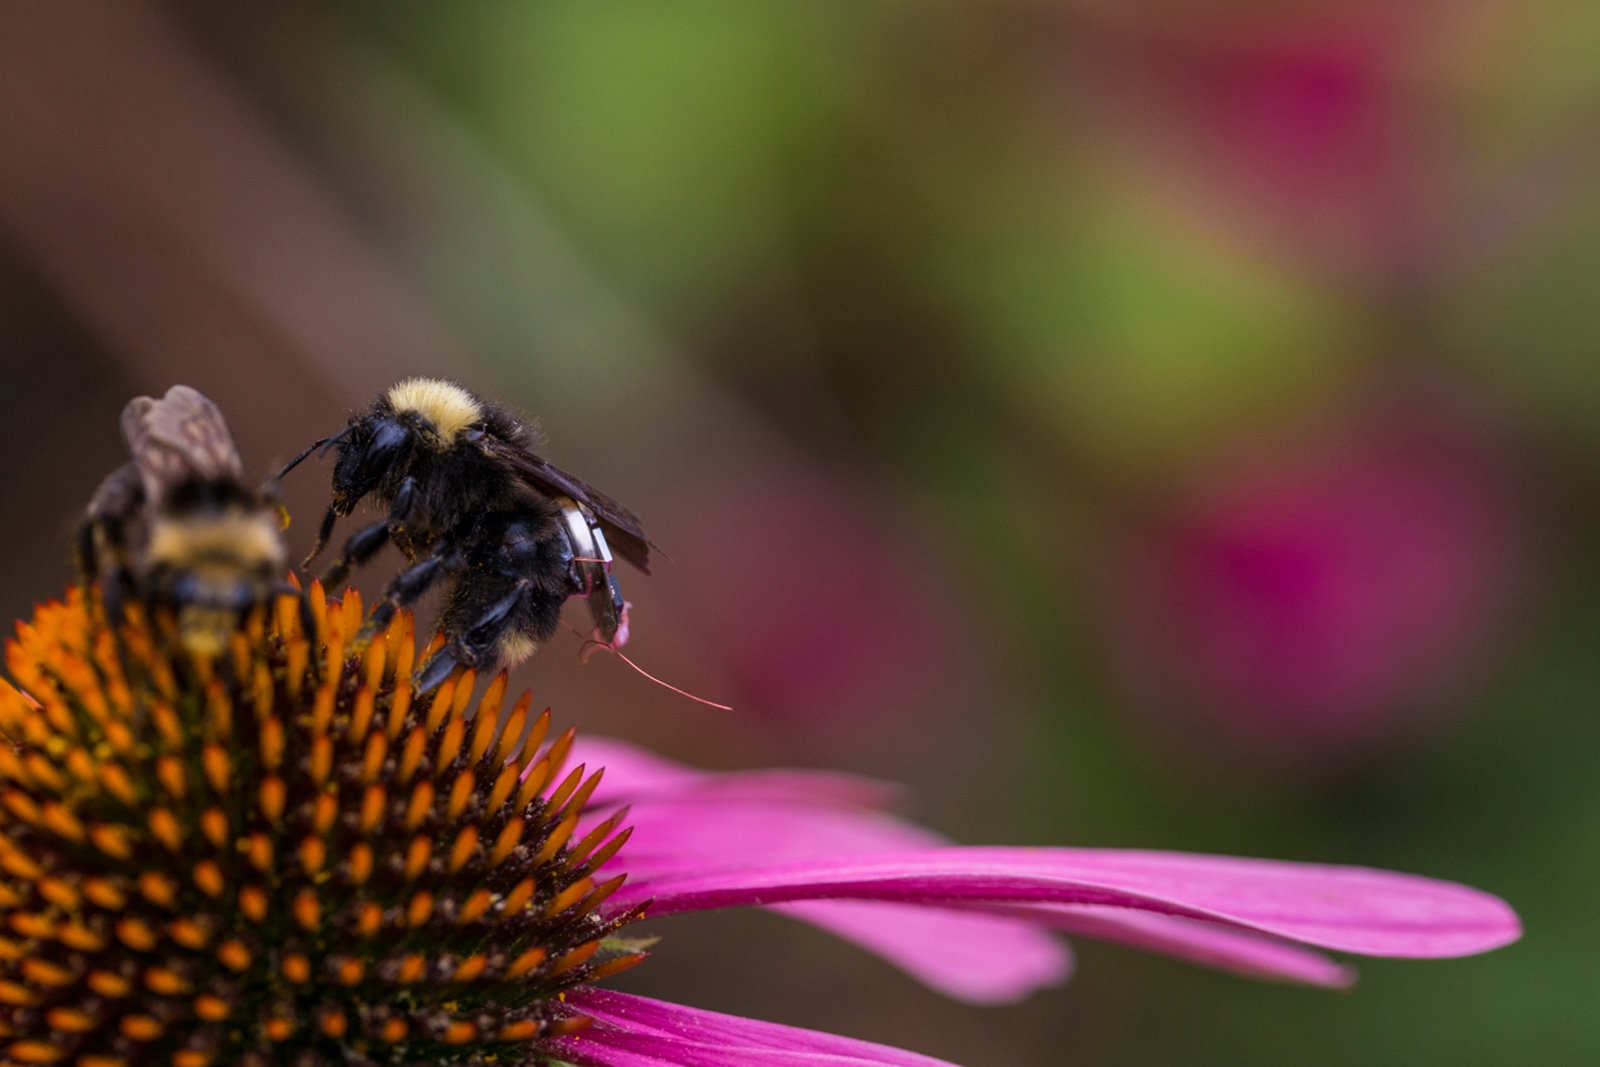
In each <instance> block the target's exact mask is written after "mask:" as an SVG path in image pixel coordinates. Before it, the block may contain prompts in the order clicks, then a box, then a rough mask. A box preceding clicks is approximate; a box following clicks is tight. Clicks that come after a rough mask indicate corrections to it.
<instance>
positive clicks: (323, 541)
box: [300, 504, 339, 570]
mask: <svg viewBox="0 0 1600 1067" xmlns="http://www.w3.org/2000/svg"><path fill="white" fill-rule="evenodd" d="M338 521H339V505H338V504H329V505H328V510H327V511H325V512H323V513H322V525H321V526H319V527H317V539H316V540H315V541H313V542H312V543H311V551H310V552H309V553H307V555H306V558H305V559H303V560H301V561H300V569H301V570H306V569H308V568H309V567H310V566H311V561H312V560H314V559H316V558H317V557H318V556H320V555H321V554H322V550H323V549H324V548H326V547H327V546H328V538H330V537H332V536H333V524H334V523H336V522H338Z"/></svg>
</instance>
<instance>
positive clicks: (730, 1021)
mask: <svg viewBox="0 0 1600 1067" xmlns="http://www.w3.org/2000/svg"><path fill="white" fill-rule="evenodd" d="M310 599H311V605H312V612H311V614H312V617H313V619H314V621H315V624H316V627H317V631H318V632H317V634H316V635H315V636H314V637H313V635H309V634H306V633H302V632H301V631H300V625H301V624H300V620H299V616H298V612H297V609H296V605H295V602H294V600H293V598H288V597H286V598H283V599H282V600H281V601H280V602H279V603H277V604H276V605H274V606H273V608H272V610H270V611H269V612H266V613H264V614H265V615H266V616H267V617H265V618H263V617H262V615H261V614H260V613H258V614H257V615H256V616H254V617H252V618H251V619H249V620H248V621H247V622H246V624H245V625H243V626H242V627H241V630H240V631H239V632H238V633H235V634H234V635H233V638H232V641H231V647H230V648H229V649H228V651H227V652H226V653H225V654H224V655H222V656H221V657H219V658H218V659H216V660H215V661H212V660H207V659H204V658H197V657H195V656H193V655H191V654H190V653H188V652H184V651H182V650H181V649H179V648H178V647H176V646H174V645H173V644H172V643H171V642H169V641H165V640H163V639H162V638H161V636H160V631H161V627H160V626H159V625H152V624H150V623H149V622H147V621H145V620H142V619H141V618H140V617H138V615H137V614H135V616H134V617H132V618H130V620H129V621H128V623H127V624H126V625H124V626H122V627H121V628H120V629H119V630H118V631H117V632H113V631H112V630H111V629H109V628H108V627H107V626H106V625H105V624H104V622H103V621H102V620H101V615H100V613H99V612H98V610H96V609H94V608H93V607H92V598H89V597H86V596H85V595H84V594H83V593H82V592H81V591H77V590H75V591H73V592H71V593H70V594H69V595H68V597H67V598H66V600H65V601H64V602H62V603H50V604H45V605H42V606H41V607H40V608H39V609H38V611H37V612H36V614H35V616H34V618H33V620H32V621H31V622H25V623H22V624H20V625H19V627H18V636H17V638H16V639H15V640H13V641H11V642H10V643H9V645H8V646H7V649H6V664H7V667H8V669H9V672H10V676H11V682H9V683H0V731H3V733H4V736H5V738H6V739H7V740H8V741H9V744H7V745H4V746H0V813H3V819H4V822H3V826H4V833H0V872H3V875H0V927H3V929H0V1057H3V1058H4V1060H6V1061H8V1062H11V1063H21V1064H41V1063H43V1064H49V1063H60V1064H71V1065H73V1067H147V1065H148V1067H154V1065H162V1067H166V1065H170V1067H212V1065H223V1064H230V1065H231V1064H242V1065H247V1067H249V1065H263V1067H265V1065H276V1064H286V1065H292V1067H314V1065H329V1067H331V1065H334V1064H359V1065H373V1067H376V1065H417V1067H421V1065H434V1064H443V1063H450V1064H476V1065H488V1064H501V1065H505V1064H530V1065H531V1064H579V1065H584V1067H667V1065H682V1067H733V1065H739V1067H750V1065H757V1067H760V1065H768V1067H800V1065H802V1064H804V1065H818V1064H823V1063H826V1064H832V1065H837V1067H849V1065H861V1067H864V1065H870V1064H891V1065H901V1067H912V1065H924V1067H927V1065H934V1064H935V1063H936V1061H934V1060H930V1059H928V1058H927V1057H923V1056H918V1055H915V1054H913V1053H909V1052H903V1051H900V1050H897V1049H892V1048H886V1047H883V1046H879V1045H872V1044H867V1043H864V1042H860V1041H854V1040H850V1039H847V1038H841V1037H833V1036H830V1035H826V1034H820V1033H814V1032H811V1031H804V1030H797V1029H794V1028H790V1027H782V1026H776V1025H772V1024H768V1023H762V1022H757V1021H754V1020H748V1019H740V1018H736V1017H732V1016H726V1015H719V1014H715V1013H712V1012H706V1011H699V1010H696V1009H692V1008H687V1007H683V1006H679V1005H675V1004H670V1003H665V1002H662V1001H656V1000H651V999H647V998H644V997H639V996H633V995H629V994H625V993H620V992H613V991H609V990H603V989H600V988H596V987H595V985H594V983H596V982H597V981H599V980H601V979H603V978H606V977H608V976H609V975H612V974H615V973H617V972H619V971H621V970H624V969H626V968H628V967H630V966H633V965H635V964H637V963H639V962H641V961H642V960H643V959H644V958H645V956H644V953H643V951H642V948H643V947H644V945H645V944H646V942H643V941H639V940H635V939H630V938H629V937H628V936H626V934H627V928H628V927H629V926H630V924H632V923H634V922H635V921H636V920H638V919H640V918H641V917H643V916H644V915H645V914H646V913H647V912H648V913H649V914H651V915H665V914H671V913H674V912H684V911H692V910H697V909H702V908H712V907H724V906H729V905H740V904H756V905H763V906H770V907H774V908H777V909H779V910H782V911H784V912H787V913H789V914H791V915H794V916H795V917H797V918H800V919H802V920H805V921H807V922H811V923H815V924H817V925H819V926H822V927H824V928H827V929H830V930H833V931H835V932H836V933H839V934H841V935H842V936H844V937H847V938H849V939H851V940H854V941H856V942H858V943H860V944H862V945H863V946H865V947H867V948H868V949H869V950H871V951H873V952H876V953H878V954H879V955H882V956H884V957H886V958H887V959H889V960H891V961H893V962H895V963H897V964H898V965H900V966H901V967H903V968H904V969H906V970H907V971H908V972H910V973H911V974H913V975H915V976H917V977H919V978H921V979H922V980H924V981H926V982H928V983H929V984H931V985H933V986H934V987H936V988H939V989H942V990H944V991H945V992H947V993H950V994H952V995H955V996H959V997H963V998H966V999H969V1000H975V1001H994V1000H1004V999H1011V998H1015V997H1017V996H1020V995H1022V994H1024V993H1026V992H1027V991H1029V990H1031V989H1034V988H1037V987H1038V986H1041V985H1044V984H1048V983H1051V982H1055V981H1057V980H1059V979H1060V978H1062V977H1063V976H1064V974H1065V973H1066V970H1067V964H1068V958H1067V956H1066V954H1065V949H1064V948H1063V946H1062V945H1061V944H1060V943H1059V942H1058V941H1056V940H1055V938H1054V937H1053V936H1052V934H1051V933H1050V931H1053V930H1064V931H1069V932H1078V933H1084V934H1088V935H1092V936H1096V937H1103V938H1107V939H1111V940H1117V941H1124V942H1127V943H1130V944H1134V945H1140V946H1143V947H1146V948H1153V949H1156V950H1159V951H1163V952H1168V953H1170V954H1173V955H1178V956H1183V957H1186V958H1190V959H1194V960H1197V961H1200V962H1204V963H1208V964H1212V965H1215V966H1220V967H1224V968H1228V969H1232V970H1236V971H1240V972H1243V973H1247V974H1256V975H1261V976H1268V977H1276V978H1281V979H1289V980H1297V981H1303V982H1310V983H1315V984H1323V985H1339V984H1344V983H1346V982H1347V981H1348V980H1349V975H1348V972H1347V971H1345V970H1344V968H1342V967H1340V966H1339V965H1337V964H1335V963H1333V962H1332V961H1330V960H1328V959H1327V958H1326V957H1324V956H1322V955H1320V954H1319V953H1317V952H1316V951H1315V950H1314V948H1313V947H1306V946H1314V947H1316V948H1328V949H1338V950H1344V951H1349V952H1360V953H1367V954H1373V955H1390V956H1451V955H1463V954H1468V953H1473V952H1481V951H1484V950H1487V949H1490V948H1493V947H1496V946H1498V945H1502V944H1505V943H1507V942H1508V941H1510V940H1513V939H1514V938H1515V937H1516V936H1517V934H1518V925H1517V920H1516V917H1515V916H1514V915H1513V914H1512V912H1511V911H1510V910H1509V909H1508V908H1507V907H1506V906H1505V905H1504V904H1503V903H1502V902H1500V901H1499V900H1497V899H1496V898H1494V897H1491V896H1488V895H1487V894H1483V893H1480V892H1477V891H1476V890H1472V889H1468V888H1465V887H1462V886H1456V885H1451V884H1448V883H1443V882H1436V881H1432V880H1428V879H1423V878H1415V877H1410V876H1406V875H1397V874H1389V873H1385V872H1380V871H1370V870H1360V869H1353V868H1338V867H1311V866H1300V865H1294V864H1282V863H1268V862H1263V861H1250V860H1234V859H1224V858H1208V857H1199V856H1182V855H1177V854H1164V853H1139V852H1113V851H1098V850H1072V849H1016V848H1009V849H999V848H960V847H955V846H951V845H948V844H946V843H944V842H943V841H942V840H940V839H938V838H937V837H935V836H934V835H932V834H930V833H929V832H927V831H925V830H922V829H920V828H917V827H915V826H912V825H910V824H907V823H905V822H903V821H901V820H899V819H897V818H895V817H894V816H892V815H890V814H888V813H887V812H886V810H885V808H886V807H887V805H888V804H889V802H890V800H891V799H892V791H890V790H887V789H885V788H884V787H881V786H878V785H875V784H873V783H868V782H863V781H861V780H859V779H854V778H849V777H845V776H841V775H830V774H825V773H818V772H798V771H767V772H755V773H744V774H704V773H701V772H697V771H692V770H689V769H687V768H684V767H681V766H678V765H676V764H672V763H669V762H667V761H664V760H660V759H657V758H655V757H653V756H651V755H649V754H647V753H644V752H641V751H639V750H636V749H632V748H630V747H628V746H625V745H620V744H617V743H612V742H597V741H586V742H578V741H576V740H575V737H574V734H573V732H572V731H570V730H569V731H568V732H566V733H565V734H562V735H561V736H560V737H558V738H557V739H556V740H554V741H552V742H550V743H549V744H548V745H547V744H545V743H544V741H545V737H546V726H547V724H548V721H549V719H548V713H546V714H545V715H542V716H539V717H537V718H535V719H532V721H531V722H530V715H529V703H528V698H527V696H526V695H525V696H524V697H523V698H522V699H521V700H519V701H518V702H517V703H516V704H515V705H514V707H513V708H512V709H511V711H510V712H509V713H503V712H502V709H501V700H502V698H503V696H504V693H505V677H504V675H503V674H502V675H501V676H499V677H497V678H495V679H494V680H493V681H492V682H490V683H489V685H488V687H487V690H486V692H484V694H483V695H482V697H481V699H479V700H478V701H477V702H476V705H475V707H476V712H475V714H469V713H468V709H469V707H472V706H474V703H473V700H472V697H473V691H474V684H473V683H474V678H473V677H472V674H471V672H465V673H461V674H458V675H456V676H454V677H452V678H451V679H450V680H448V681H447V682H446V683H445V684H444V685H442V686H440V687H439V689H437V690H436V691H435V692H434V693H432V694H431V695H429V696H427V697H417V698H416V699H413V696H414V694H413V690H412V688H411V684H410V677H411V668H412V666H413V665H414V664H415V663H416V662H418V653H417V650H416V648H415V646H414V644H413V641H412V636H411V625H412V624H411V620H410V618H409V616H404V615H402V616H400V617H398V618H396V619H395V620H394V621H393V622H392V624H391V625H390V626H389V628H388V629H387V630H386V631H385V632H384V633H383V634H382V635H381V636H380V637H378V638H376V639H374V640H373V641H372V642H371V643H370V644H369V645H368V646H366V647H365V648H360V649H353V648H352V647H351V645H350V643H349V642H348V640H347V639H348V638H349V636H350V635H353V634H355V633H357V632H358V631H359V629H360V623H361V621H362V612H361V606H360V599H359V597H358V596H356V595H355V594H354V593H349V594H347V595H346V596H345V598H344V599H343V601H336V602H328V601H325V600H324V598H323V596H322V593H321V590H320V589H319V588H316V587H313V589H312V591H311V594H310ZM574 760H576V761H579V765H578V766H576V767H575V768H574V769H572V770H570V771H567V770H566V769H565V765H566V764H567V763H570V762H573V761H574ZM601 763H604V764H606V765H607V769H606V770H605V772H604V774H603V775H602V772H601V770H600V768H599V764H601ZM625 805H631V807H629V806H625ZM625 823H626V824H631V828H624V824H625ZM630 835H631V836H630ZM625 845H626V847H624V846H625Z"/></svg>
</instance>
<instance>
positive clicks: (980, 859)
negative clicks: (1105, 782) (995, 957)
mask: <svg viewBox="0 0 1600 1067" xmlns="http://www.w3.org/2000/svg"><path fill="white" fill-rule="evenodd" d="M646 899H653V901H654V903H653V904H652V905H651V909H650V911H651V914H652V915H665V914H673V913H676V912H683V911H699V910H703V909H707V908H718V907H729V906H735V905H741V904H764V905H765V904H777V903H783V902H787V901H794V900H816V899H854V900H888V901H898V902H900V903H914V902H918V901H920V902H923V903H927V904H944V905H959V904H965V905H968V906H976V907H983V906H986V905H995V904H1002V905H1013V904H1097V905H1111V906H1117V907H1128V908H1136V909H1141V910H1146V911H1153V912H1157V913H1163V914H1169V915H1179V916H1185V917H1188V918H1192V919H1200V920H1207V921H1211V922H1218V923H1222V924H1224V925H1228V926H1236V927H1242V928H1244V929H1247V930H1254V931H1256V932H1258V933H1263V934H1267V935H1270V936H1273V937H1279V938H1284V939H1286V940H1290V941H1300V942H1303V943H1305V944H1308V945H1314V946H1317V947H1319V948H1327V949H1336V950H1340V951H1344V952H1356V953H1362V954H1365V955H1372V956H1401V957H1439V956H1460V955H1468V954H1471V953H1475V952H1484V951H1487V950H1489V949H1492V948H1498V947H1499V946H1501V945H1505V944H1508V943H1510V942H1511V941H1514V940H1516V938H1517V937H1519V936H1520V935H1521V925H1520V923H1519V922H1518V920H1517V917H1516V914H1515V913H1514V912H1512V910H1511V909H1510V908H1509V907H1508V906H1507V905H1506V904H1505V902H1503V901H1501V900H1499V899H1498V898H1496V897H1493V896H1490V895H1489V894H1487V893H1483V892H1480V891H1478V890H1475V889H1470V888H1468V887H1466V886H1461V885H1455V884H1452V883H1449V882H1440V881H1435V880H1433V879H1430V878H1422V877H1418V876H1415V875H1405V874H1395V873H1391V872H1387V871H1377V870H1370V869H1367V868H1361V867H1330V866H1320V865H1313V864H1295V863H1282V862H1274V861H1270V860H1248V859H1233V858H1229V857H1212V856H1195V855H1185V854H1181V853H1169V852H1135V851H1117V850H1098V849H1063V848H1038V849H1023V848H937V849H926V850H921V851H915V852H904V853H895V854H888V855H870V856H859V857H845V858H841V859H835V860H826V859H817V860H811V861H808V862H799V863H791V864H783V865H779V866H776V867H761V866H754V865H752V866H737V865H730V866H726V867H724V868H722V869H720V870H718V869H711V870H701V871H684V872H682V873H680V874H677V875H665V874H663V875H659V876H657V877H654V878H649V879H642V880H641V881H640V882H639V883H638V884H634V885H630V886H629V887H628V888H627V889H625V890H624V891H623V892H622V893H619V894H618V896H617V897H614V898H613V902H614V905H613V906H626V905H628V904H631V903H637V902H640V901H642V900H646Z"/></svg>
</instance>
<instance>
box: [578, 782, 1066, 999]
mask: <svg viewBox="0 0 1600 1067" xmlns="http://www.w3.org/2000/svg"><path fill="white" fill-rule="evenodd" d="M609 776H610V772H609V770H608V772H607V778H608V779H609ZM629 822H630V823H631V824H632V825H633V827H634V835H633V837H632V839H631V840H630V841H629V843H628V846H627V848H626V849H624V851H623V853H622V854H621V856H620V857H619V859H618V861H617V867H618V869H619V870H626V871H627V872H628V873H629V877H630V879H632V880H640V879H644V880H650V879H653V878H658V877H666V878H671V877H673V876H675V875H677V874H679V873H681V872H683V871H693V870H708V869H716V868H720V867H723V866H726V865H727V864H728V862H729V861H730V859H735V860H737V861H738V862H740V863H761V864H779V863H789V862H792V861H795V860H809V859H834V858H837V857H839V856H843V855H849V854H852V853H873V852H885V851H904V850H906V849H926V848H934V847H939V846H942V845H944V844H945V842H944V839H943V838H941V837H939V836H938V835H936V834H934V833H932V832H931V831H928V830H924V829H922V828H920V827H917V826H913V825H911V824H909V823H905V822H902V821H901V820H899V819H895V818H893V817H892V816H888V815H884V814H882V813H879V812H873V811H863V810H861V809H859V808H846V807H841V806H838V805H832V804H818V803H802V802H798V801H795V800H790V799H772V798H767V797H760V798H750V799H743V800H740V801H738V802H736V803H735V802H730V801H728V800H727V799H725V798H719V797H711V796H708V795H707V794H705V793H702V792H694V793H692V794H688V795H685V796H683V797H679V798H669V799H658V800H645V801H640V802H637V803H635V805H634V806H633V809H632V812H631V814H630V818H629ZM775 910H779V911H782V912H783V913H785V914H788V915H790V916H792V917H794V918H797V919H800V920H801V921H804V922H809V923H812V924H814V925H816V926H819V927H821V928H823V929H825V930H828V931H829V932H831V933H833V934H835V935H836V936H839V937H842V938H844V939H845V940H847V941H851V942H854V943H855V944H858V945H860V946H861V947H863V948H865V949H867V950H868V951H869V952H872V953H874V954H876V955H878V956H881V957H882V958H884V959H886V960H888V961H889V962H891V963H893V964H895V965H896V966H898V967H900V968H901V969H902V970H904V971H906V972H907V973H908V974H910V975H912V976H913V977H914V978H917V979H918V980H919V981H922V982H925V983H926V984H927V985H929V986H931V987H933V988H934V989H937V990H939V991H940V992H942V993H945V994H946V995H948V996H952V997H956V998H959V999H962V1000H969V1001H973V1002H977V1003H1004V1002H1008V1001H1013V1000H1017V999H1019V998H1021V997H1023V996H1025V995H1027V994H1028V993H1030V992H1032V991H1033V990H1035V989H1038V988H1040V987H1043V986H1047V985H1054V984H1056V983H1057V982H1060V981H1062V980H1063V979H1064V978H1065V977H1066V976H1067V974H1068V973H1069V971H1070V969H1071V957H1070V955H1069V953H1068V952H1067V949H1066V947H1065V946H1064V945H1062V944H1061V942H1060V941H1059V940H1058V939H1056V938H1055V937H1053V936H1051V935H1050V934H1049V933H1046V932H1045V931H1044V930H1043V929H1041V928H1040V925H1039V924H1038V923H1036V922H1034V921H1033V920H1031V919H1022V918H1017V917H1014V916H986V915H976V914H972V913H970V912H967V913H964V912H962V911H958V910H952V909H947V908H929V907H925V906H922V905H915V904H899V903H884V902H857V901H821V900H819V901H807V902H804V903H797V904H791V905H784V906H783V907H781V908H778V909H775Z"/></svg>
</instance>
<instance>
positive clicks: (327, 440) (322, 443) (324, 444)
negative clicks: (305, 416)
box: [273, 426, 350, 481]
mask: <svg viewBox="0 0 1600 1067" xmlns="http://www.w3.org/2000/svg"><path fill="white" fill-rule="evenodd" d="M349 434H350V427H348V426H346V427H345V428H344V429H342V430H340V431H339V432H338V433H336V434H334V435H333V436H332V437H324V438H322V439H321V440H317V441H312V442H311V444H309V445H307V446H306V449H305V451H303V452H301V453H300V454H299V455H298V456H296V457H294V458H293V459H291V460H290V461H289V462H288V463H286V464H284V467H283V469H282V470H281V471H279V472H278V473H277V474H276V475H274V476H273V481H277V480H278V479H280V478H282V477H283V476H284V475H285V474H288V473H289V472H290V471H292V470H294V469H295V468H296V467H298V466H300V463H301V461H302V460H304V459H305V458H306V457H307V456H309V455H311V453H313V452H315V451H316V450H317V449H319V448H320V449H322V451H324V452H326V451H327V450H328V449H329V448H332V447H333V446H334V445H336V444H338V443H339V442H340V441H343V440H344V439H345V438H346V437H347V436H349Z"/></svg>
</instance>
